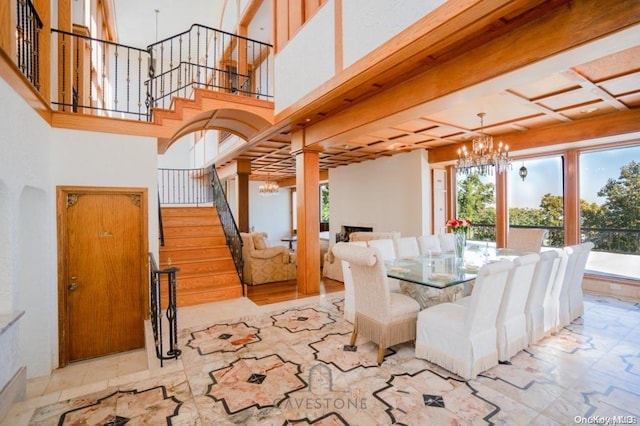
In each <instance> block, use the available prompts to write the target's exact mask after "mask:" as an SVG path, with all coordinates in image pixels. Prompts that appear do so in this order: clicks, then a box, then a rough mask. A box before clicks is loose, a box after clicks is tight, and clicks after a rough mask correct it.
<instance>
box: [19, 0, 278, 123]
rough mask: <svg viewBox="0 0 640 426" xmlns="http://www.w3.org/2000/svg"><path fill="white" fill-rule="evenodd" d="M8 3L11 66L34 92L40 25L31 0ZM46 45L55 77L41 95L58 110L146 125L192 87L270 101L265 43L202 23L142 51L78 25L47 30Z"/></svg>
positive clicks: (269, 51) (37, 84)
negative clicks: (12, 27) (12, 19)
mask: <svg viewBox="0 0 640 426" xmlns="http://www.w3.org/2000/svg"><path fill="white" fill-rule="evenodd" d="M15 1H16V4H17V23H16V57H15V62H16V64H17V66H18V67H19V69H20V70H21V71H22V72H23V74H24V75H25V76H26V77H27V78H28V79H29V80H30V81H31V83H32V84H33V85H34V87H35V88H36V89H38V90H40V73H41V72H44V70H41V69H40V68H41V64H40V61H39V58H40V57H41V56H42V52H40V51H39V48H40V44H41V43H40V37H41V36H42V35H41V29H42V28H43V23H42V21H41V20H40V18H39V17H38V14H37V13H36V9H35V8H34V6H33V4H32V2H31V0H15ZM50 44H51V48H52V55H51V58H52V62H53V66H52V68H54V69H57V76H56V77H57V78H52V79H51V80H52V82H53V84H52V87H51V93H50V94H45V93H43V95H44V97H45V98H50V99H51V104H52V105H53V106H54V107H55V108H57V109H58V110H60V111H65V112H73V113H80V114H91V115H98V116H105V117H113V118H122V119H133V120H144V121H152V120H153V110H154V108H163V109H168V108H170V107H171V106H172V102H173V99H174V98H175V97H181V98H187V99H193V97H194V94H195V89H197V88H200V89H207V90H214V91H219V92H224V93H230V94H235V95H239V96H250V97H254V98H258V99H265V100H271V99H273V90H272V88H271V81H272V76H271V74H272V73H271V68H272V46H271V45H270V44H266V43H262V42H260V41H257V40H251V39H249V38H246V37H241V36H238V35H234V34H231V33H227V32H224V31H220V30H216V29H214V28H209V27H206V26H203V25H198V24H194V25H192V26H191V28H190V29H189V30H187V31H185V32H183V33H180V34H178V35H176V36H173V37H170V38H167V39H165V40H161V41H159V42H157V43H154V44H152V45H150V46H148V47H147V48H138V47H133V46H127V45H123V44H119V43H113V42H111V41H107V40H100V39H96V38H93V37H90V34H89V33H88V30H87V29H86V28H84V27H80V26H78V27H74V30H73V32H68V31H62V30H57V29H51V43H50ZM46 72H49V70H46Z"/></svg>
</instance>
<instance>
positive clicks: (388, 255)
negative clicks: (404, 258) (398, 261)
mask: <svg viewBox="0 0 640 426" xmlns="http://www.w3.org/2000/svg"><path fill="white" fill-rule="evenodd" d="M367 246H369V247H374V248H376V249H378V251H380V255H381V256H382V260H383V261H384V260H394V259H395V258H396V257H397V256H396V248H395V245H394V244H393V240H392V239H390V238H385V239H383V240H369V241H367Z"/></svg>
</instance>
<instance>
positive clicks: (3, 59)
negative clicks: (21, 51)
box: [0, 49, 51, 124]
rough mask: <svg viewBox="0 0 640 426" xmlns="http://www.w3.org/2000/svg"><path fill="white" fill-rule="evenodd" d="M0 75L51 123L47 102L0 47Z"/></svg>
mask: <svg viewBox="0 0 640 426" xmlns="http://www.w3.org/2000/svg"><path fill="white" fill-rule="evenodd" d="M0 77H2V79H3V80H4V81H6V82H7V84H9V86H11V87H12V88H13V90H15V91H16V93H18V95H20V96H21V97H22V99H24V100H25V102H26V103H27V104H28V105H29V106H30V107H31V108H33V109H34V110H35V111H36V112H37V113H38V114H39V115H40V117H42V118H43V119H44V120H45V121H46V122H47V123H49V124H50V123H51V108H50V107H49V103H48V102H47V100H46V99H45V98H44V97H43V96H42V94H41V93H40V92H38V91H37V90H36V88H35V87H33V84H31V82H30V81H29V80H27V78H26V77H25V76H24V74H22V72H21V71H20V70H19V69H18V66H17V65H16V63H15V62H14V61H13V59H11V58H9V57H8V56H7V54H6V52H5V51H4V50H1V49H0Z"/></svg>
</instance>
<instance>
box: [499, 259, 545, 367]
mask: <svg viewBox="0 0 640 426" xmlns="http://www.w3.org/2000/svg"><path fill="white" fill-rule="evenodd" d="M539 260H540V255H539V254H537V253H529V254H525V255H523V256H519V257H517V258H515V259H514V260H513V265H514V268H513V270H512V271H511V272H510V273H509V279H508V280H507V285H506V287H505V289H504V295H503V296H502V302H501V303H500V311H499V312H498V318H497V321H496V328H497V330H498V358H499V359H500V361H509V360H510V359H511V357H513V356H514V355H515V354H517V353H518V352H520V351H521V350H522V349H525V348H526V347H527V346H529V339H528V337H527V317H526V316H525V306H526V305H527V298H528V297H529V289H530V288H531V281H532V280H533V273H534V271H535V268H536V264H537V263H538V261H539Z"/></svg>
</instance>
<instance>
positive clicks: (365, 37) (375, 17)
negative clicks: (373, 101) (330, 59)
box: [342, 0, 444, 68]
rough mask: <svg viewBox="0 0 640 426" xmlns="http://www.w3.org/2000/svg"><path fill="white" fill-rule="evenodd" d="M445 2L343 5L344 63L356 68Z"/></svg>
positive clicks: (387, 0)
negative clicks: (357, 63)
mask: <svg viewBox="0 0 640 426" xmlns="http://www.w3.org/2000/svg"><path fill="white" fill-rule="evenodd" d="M442 3H444V0H421V1H407V0H348V1H343V2H342V34H343V38H344V42H343V64H344V67H345V68H347V67H348V66H350V65H352V64H353V63H354V62H356V61H357V60H358V59H360V58H362V57H364V56H365V55H367V54H368V53H369V52H371V51H372V50H374V49H375V48H377V47H379V46H380V45H382V44H383V43H385V42H386V41H387V40H389V39H391V38H392V37H393V36H395V35H397V34H399V33H400V32H402V31H403V30H405V29H406V28H407V27H409V26H410V25H412V24H414V23H415V22H416V21H418V20H419V19H421V18H422V17H424V16H425V15H427V14H428V13H429V12H431V11H433V10H434V9H435V8H436V7H438V6H440V5H441V4H442Z"/></svg>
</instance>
